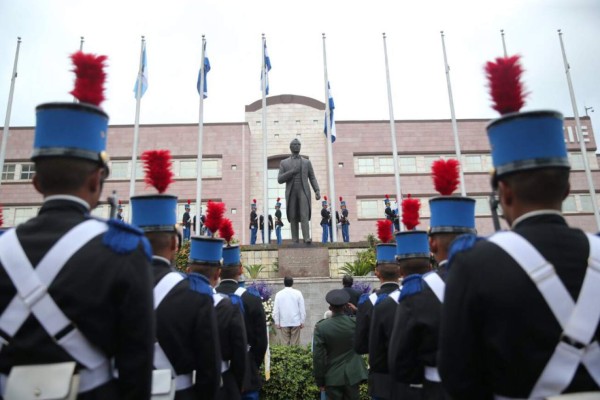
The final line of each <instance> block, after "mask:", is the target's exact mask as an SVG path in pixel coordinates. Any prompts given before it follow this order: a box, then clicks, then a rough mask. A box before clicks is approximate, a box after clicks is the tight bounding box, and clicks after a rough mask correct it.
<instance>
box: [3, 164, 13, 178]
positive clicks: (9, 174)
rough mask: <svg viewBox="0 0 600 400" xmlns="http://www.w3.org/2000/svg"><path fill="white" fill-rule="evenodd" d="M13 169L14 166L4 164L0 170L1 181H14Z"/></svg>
mask: <svg viewBox="0 0 600 400" xmlns="http://www.w3.org/2000/svg"><path fill="white" fill-rule="evenodd" d="M15 168H16V164H4V167H3V169H2V180H3V181H12V180H14V179H15Z"/></svg>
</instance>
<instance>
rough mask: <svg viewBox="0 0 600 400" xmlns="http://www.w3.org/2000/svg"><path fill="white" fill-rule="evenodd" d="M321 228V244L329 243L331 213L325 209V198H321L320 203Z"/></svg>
mask: <svg viewBox="0 0 600 400" xmlns="http://www.w3.org/2000/svg"><path fill="white" fill-rule="evenodd" d="M321 205H322V206H323V207H322V208H321V228H323V235H322V237H321V242H322V243H327V242H328V241H329V230H330V226H329V224H330V223H331V212H330V211H329V210H328V209H327V196H323V201H321Z"/></svg>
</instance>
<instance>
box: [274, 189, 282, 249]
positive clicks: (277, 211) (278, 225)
mask: <svg viewBox="0 0 600 400" xmlns="http://www.w3.org/2000/svg"><path fill="white" fill-rule="evenodd" d="M280 200H281V199H280V198H279V197H278V198H277V203H275V237H276V238H277V244H281V242H282V239H281V227H282V226H283V220H282V219H281V203H280Z"/></svg>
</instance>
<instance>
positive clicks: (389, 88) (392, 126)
mask: <svg viewBox="0 0 600 400" xmlns="http://www.w3.org/2000/svg"><path fill="white" fill-rule="evenodd" d="M383 52H384V54H385V76H386V78H387V94H388V107H389V110H390V132H391V135H392V157H393V158H394V179H395V181H396V204H397V205H398V207H399V208H400V205H401V204H402V190H401V188H400V167H399V166H398V146H397V144H396V121H395V120H394V105H393V104H392V86H391V83H390V68H389V65H388V54H387V44H386V36H385V32H384V33H383ZM403 230H404V228H403V224H400V232H402V231H403Z"/></svg>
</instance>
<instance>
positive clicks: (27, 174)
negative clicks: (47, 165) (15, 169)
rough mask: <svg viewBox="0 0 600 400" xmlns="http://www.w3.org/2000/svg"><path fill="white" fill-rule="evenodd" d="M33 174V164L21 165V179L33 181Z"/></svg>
mask: <svg viewBox="0 0 600 400" xmlns="http://www.w3.org/2000/svg"><path fill="white" fill-rule="evenodd" d="M34 174H35V164H33V163H31V164H21V179H24V180H27V179H33V175H34Z"/></svg>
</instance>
